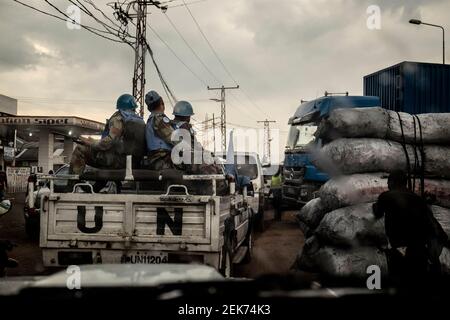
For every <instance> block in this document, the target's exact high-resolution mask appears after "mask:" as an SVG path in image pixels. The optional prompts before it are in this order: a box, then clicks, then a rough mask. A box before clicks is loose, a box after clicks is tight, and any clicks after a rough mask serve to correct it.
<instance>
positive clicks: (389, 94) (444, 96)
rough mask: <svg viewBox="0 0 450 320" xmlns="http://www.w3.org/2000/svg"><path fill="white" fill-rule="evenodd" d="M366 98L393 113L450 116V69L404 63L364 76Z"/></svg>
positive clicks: (430, 64)
mask: <svg viewBox="0 0 450 320" xmlns="http://www.w3.org/2000/svg"><path fill="white" fill-rule="evenodd" d="M364 95H365V96H377V97H379V98H380V100H381V106H382V107H383V108H386V109H389V110H394V111H404V112H407V113H411V114H418V113H442V112H450V65H444V64H434V63H420V62H407V61H406V62H402V63H400V64H397V65H394V66H392V67H389V68H386V69H383V70H380V71H377V72H375V73H372V74H370V75H367V76H365V77H364Z"/></svg>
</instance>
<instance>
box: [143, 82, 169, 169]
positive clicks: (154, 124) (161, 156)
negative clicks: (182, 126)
mask: <svg viewBox="0 0 450 320" xmlns="http://www.w3.org/2000/svg"><path fill="white" fill-rule="evenodd" d="M145 103H146V104H147V109H148V110H149V111H150V112H151V113H150V116H149V118H148V120H147V126H146V129H145V139H146V143H147V152H148V160H149V167H150V169H152V170H162V169H170V168H173V167H174V166H173V162H172V159H171V152H172V148H173V146H174V143H173V141H172V140H171V137H172V133H173V131H174V128H173V124H172V121H171V120H170V119H169V118H168V117H167V116H166V115H165V114H164V111H165V105H164V100H163V99H162V98H161V96H160V95H159V94H158V93H157V92H156V91H153V90H152V91H150V92H148V93H147V94H146V95H145Z"/></svg>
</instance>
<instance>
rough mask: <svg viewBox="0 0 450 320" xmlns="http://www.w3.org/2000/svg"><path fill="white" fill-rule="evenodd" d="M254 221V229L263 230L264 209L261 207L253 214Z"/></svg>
mask: <svg viewBox="0 0 450 320" xmlns="http://www.w3.org/2000/svg"><path fill="white" fill-rule="evenodd" d="M254 222H255V227H256V230H257V231H259V232H264V230H265V225H264V210H263V209H261V210H259V212H258V213H257V214H256V215H255V216H254Z"/></svg>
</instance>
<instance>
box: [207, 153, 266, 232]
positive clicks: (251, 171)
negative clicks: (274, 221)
mask: <svg viewBox="0 0 450 320" xmlns="http://www.w3.org/2000/svg"><path fill="white" fill-rule="evenodd" d="M216 156H217V157H220V158H223V159H226V157H227V154H226V153H224V152H217V153H216ZM234 163H235V164H236V169H237V171H238V174H239V175H242V176H247V177H249V178H250V180H251V183H252V185H253V192H251V193H250V194H249V195H252V199H249V200H248V202H249V204H250V206H251V208H252V210H253V212H255V214H256V218H257V219H258V220H259V222H260V223H259V224H258V225H259V228H260V229H263V228H264V226H263V223H264V205H265V203H264V202H265V197H264V190H265V185H264V173H263V168H262V164H261V160H260V158H259V155H258V154H257V153H255V152H234Z"/></svg>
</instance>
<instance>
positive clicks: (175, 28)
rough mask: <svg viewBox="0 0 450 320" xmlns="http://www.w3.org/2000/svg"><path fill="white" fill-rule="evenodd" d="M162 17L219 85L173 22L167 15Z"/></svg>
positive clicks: (219, 81) (218, 81)
mask: <svg viewBox="0 0 450 320" xmlns="http://www.w3.org/2000/svg"><path fill="white" fill-rule="evenodd" d="M164 16H165V17H166V19H167V21H169V23H170V25H171V26H172V28H173V29H174V30H175V32H176V33H177V34H178V36H179V37H180V38H181V39H182V40H183V42H184V43H185V45H186V46H187V47H188V48H189V50H190V51H191V52H192V54H193V55H194V56H195V58H196V59H197V60H198V61H199V62H200V64H201V65H202V66H203V67H204V68H205V70H206V71H207V72H208V73H209V74H210V75H211V77H213V78H214V79H215V80H216V81H217V83H219V84H220V83H221V80H219V79H218V78H217V76H216V75H215V74H214V73H213V72H212V71H211V69H210V68H209V67H208V66H207V65H206V63H205V62H204V61H203V60H202V59H201V58H200V56H199V55H198V54H197V52H196V51H195V50H194V49H193V48H192V46H191V45H190V44H189V42H188V41H187V40H186V38H185V37H184V36H183V35H182V34H181V32H180V31H179V30H178V28H177V26H176V25H175V23H173V21H172V20H171V19H170V17H169V15H168V14H167V13H164Z"/></svg>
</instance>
